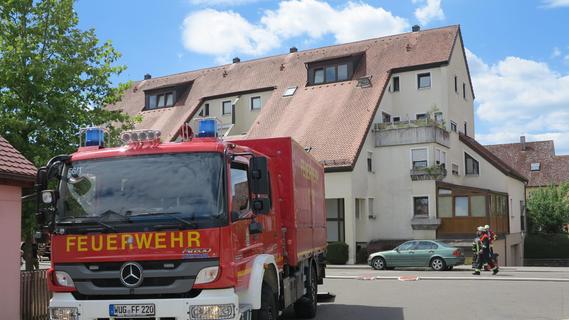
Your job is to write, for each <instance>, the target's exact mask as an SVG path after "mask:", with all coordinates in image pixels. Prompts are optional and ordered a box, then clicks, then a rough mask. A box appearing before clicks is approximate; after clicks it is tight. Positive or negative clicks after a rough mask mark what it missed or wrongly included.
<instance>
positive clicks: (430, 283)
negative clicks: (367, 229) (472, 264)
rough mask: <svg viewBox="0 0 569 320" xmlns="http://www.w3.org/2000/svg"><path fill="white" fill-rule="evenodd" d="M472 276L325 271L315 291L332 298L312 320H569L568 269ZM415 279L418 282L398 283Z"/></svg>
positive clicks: (510, 270) (462, 273)
mask: <svg viewBox="0 0 569 320" xmlns="http://www.w3.org/2000/svg"><path fill="white" fill-rule="evenodd" d="M470 273H471V271H470V270H469V269H468V268H466V267H465V268H463V269H462V270H456V271H451V272H432V271H424V270H404V271H401V270H394V271H373V270H370V269H366V268H363V269H353V268H349V269H328V270H327V276H328V277H329V278H327V279H325V281H324V285H322V286H320V287H319V291H329V292H331V293H334V294H335V295H336V298H335V300H334V301H333V302H332V301H329V302H323V303H320V304H319V307H318V308H319V309H318V316H317V317H316V319H354V320H367V319H374V320H375V319H386V320H429V319H436V320H438V319H445V320H446V319H466V320H469V319H484V320H490V319H500V320H502V319H515V320H525V319H527V320H538V319H551V320H562V319H563V320H565V319H569V269H567V268H559V269H552V268H503V270H502V272H500V273H499V275H498V276H492V275H491V274H490V273H484V274H483V275H482V276H480V277H475V276H472V275H471V274H470ZM400 276H403V278H399V277H400ZM415 276H418V280H415V281H402V280H405V279H407V280H409V279H416V277H415ZM289 319H294V318H293V317H289Z"/></svg>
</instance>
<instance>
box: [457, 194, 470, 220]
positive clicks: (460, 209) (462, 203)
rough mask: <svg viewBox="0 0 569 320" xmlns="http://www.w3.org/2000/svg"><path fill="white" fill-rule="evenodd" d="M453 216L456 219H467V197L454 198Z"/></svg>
mask: <svg viewBox="0 0 569 320" xmlns="http://www.w3.org/2000/svg"><path fill="white" fill-rule="evenodd" d="M454 215H455V216H456V217H468V197H455V198H454Z"/></svg>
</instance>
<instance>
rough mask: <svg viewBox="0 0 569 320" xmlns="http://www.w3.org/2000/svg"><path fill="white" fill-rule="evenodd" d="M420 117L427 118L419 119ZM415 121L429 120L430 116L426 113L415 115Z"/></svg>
mask: <svg viewBox="0 0 569 320" xmlns="http://www.w3.org/2000/svg"><path fill="white" fill-rule="evenodd" d="M419 116H425V118H424V119H419ZM415 120H416V121H422V120H429V114H428V113H426V112H420V113H415Z"/></svg>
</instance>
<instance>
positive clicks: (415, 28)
mask: <svg viewBox="0 0 569 320" xmlns="http://www.w3.org/2000/svg"><path fill="white" fill-rule="evenodd" d="M411 31H413V32H417V31H421V27H420V26H419V25H418V24H416V25H414V26H412V27H411Z"/></svg>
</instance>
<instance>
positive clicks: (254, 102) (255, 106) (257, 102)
mask: <svg viewBox="0 0 569 320" xmlns="http://www.w3.org/2000/svg"><path fill="white" fill-rule="evenodd" d="M259 109H261V97H251V110H259Z"/></svg>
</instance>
